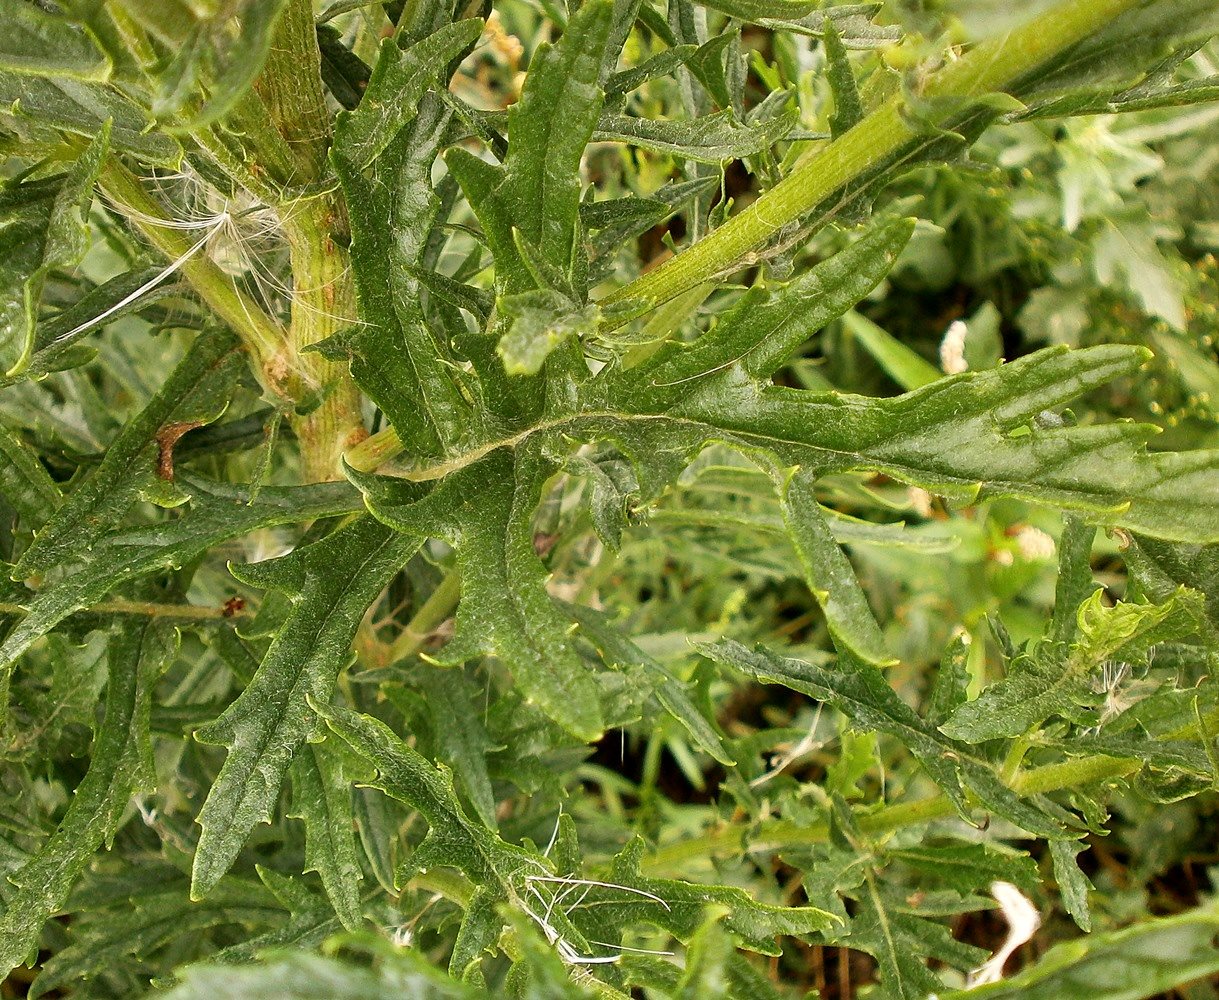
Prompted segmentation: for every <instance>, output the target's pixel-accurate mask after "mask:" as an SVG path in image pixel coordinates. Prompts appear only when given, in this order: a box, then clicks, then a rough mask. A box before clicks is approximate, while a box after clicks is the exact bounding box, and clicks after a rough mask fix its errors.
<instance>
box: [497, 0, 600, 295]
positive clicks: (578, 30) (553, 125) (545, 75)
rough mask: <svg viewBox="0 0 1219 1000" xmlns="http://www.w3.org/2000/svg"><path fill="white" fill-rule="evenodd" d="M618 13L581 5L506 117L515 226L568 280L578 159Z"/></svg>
mask: <svg viewBox="0 0 1219 1000" xmlns="http://www.w3.org/2000/svg"><path fill="white" fill-rule="evenodd" d="M612 13H613V5H612V4H611V3H609V2H607V0H590V2H588V3H585V4H584V5H583V6H582V7H580V9H579V10H578V11H577V12H576V14H575V15H574V16H573V17H572V18H571V20H570V21H568V23H567V28H566V30H565V31H564V32H563V37H562V38H560V39H559V42H558V44H557V45H555V46H554V47H553V48H552V47H551V46H550V45H548V44H545V43H543V44H542V45H541V46H539V47H538V49H537V51H536V52H534V54H533V59H532V61H531V62H530V65H529V73H528V74H527V75H526V77H525V85H524V87H523V88H522V90H521V99H520V100H519V101H518V102H517V103H516V104H514V105H513V106H512V107H511V109H509V111H508V156H507V158H506V159H505V161H504V181H503V197H504V198H505V200H506V201H507V202H508V204H510V205H511V211H512V224H513V226H515V227H516V228H517V229H519V230H520V232H521V234H522V236H523V237H524V238H525V239H526V240H527V241H528V242H529V243H530V244H532V245H533V246H535V247H536V248H537V250H538V253H539V255H540V256H541V258H542V259H543V260H545V261H546V262H548V263H549V264H551V265H552V266H554V267H555V268H557V269H559V270H560V271H563V272H565V273H567V274H570V275H575V274H576V273H577V271H578V270H579V268H578V261H577V259H576V254H577V253H578V252H579V238H578V236H579V206H580V160H581V158H582V157H583V155H584V147H585V146H587V145H588V141H589V138H590V137H591V136H592V133H593V128H594V127H595V126H596V124H597V118H598V116H599V115H600V113H601V103H602V101H603V99H604V95H603V93H602V91H601V88H600V86H599V83H600V78H601V64H602V62H603V59H604V52H605V48H606V43H607V41H608V38H609V30H610V21H611V15H612ZM573 283H574V284H575V285H577V287H578V286H579V284H580V280H579V278H576V280H575V281H574V282H573Z"/></svg>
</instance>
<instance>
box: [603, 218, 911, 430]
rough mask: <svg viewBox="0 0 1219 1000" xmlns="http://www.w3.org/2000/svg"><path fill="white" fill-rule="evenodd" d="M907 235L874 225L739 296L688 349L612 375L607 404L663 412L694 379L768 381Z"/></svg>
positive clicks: (855, 297)
mask: <svg viewBox="0 0 1219 1000" xmlns="http://www.w3.org/2000/svg"><path fill="white" fill-rule="evenodd" d="M913 231H914V223H913V220H910V219H901V220H898V221H896V222H891V223H889V224H887V225H884V226H879V227H877V228H875V229H873V230H872V231H870V232H868V233H866V234H865V235H864V236H863V237H861V238H860V239H859V240H857V241H856V242H854V243H852V244H851V245H850V246H848V247H847V248H846V249H844V250H842V251H840V252H839V253H836V254H834V256H832V257H830V258H829V259H828V260H825V261H822V262H821V263H820V264H818V265H816V266H815V267H813V268H811V269H810V270H809V271H808V272H807V273H806V274H804V275H802V276H801V277H799V278H798V279H796V280H795V281H793V282H791V283H790V284H788V285H786V286H781V287H779V288H776V289H775V290H774V291H771V292H770V293H769V294H765V293H763V294H757V293H751V294H747V295H745V296H744V297H743V298H742V301H741V302H740V303H739V304H738V305H737V306H736V307H734V308H733V310H732V311H731V312H729V313H728V315H726V316H725V317H724V318H723V319H721V320H720V322H719V323H718V324H717V325H716V326H715V327H713V328H712V329H711V330H709V331H708V332H707V333H705V334H703V336H702V337H700V338H699V339H698V340H696V341H695V342H694V343H693V344H691V345H685V344H679V343H672V344H668V345H666V346H665V347H664V348H663V349H662V350H660V351H658V352H657V353H656V354H654V355H653V356H652V357H651V358H649V359H648V360H647V361H646V362H644V363H643V364H641V365H637V366H636V367H635V368H632V369H631V370H630V371H627V372H624V373H622V374H620V375H616V376H612V377H613V378H614V382H613V389H612V390H611V392H612V396H613V398H615V399H621V400H622V401H623V402H624V403H629V404H630V405H633V406H638V405H639V404H640V402H644V401H646V402H645V403H644V405H646V406H648V407H651V408H656V409H661V408H664V407H667V406H669V405H672V404H673V403H675V402H677V401H679V400H681V399H683V398H685V397H686V396H688V395H689V394H690V392H691V390H692V389H694V388H695V387H696V386H697V384H698V383H699V380H702V379H706V378H708V377H709V376H713V375H722V373H723V372H725V370H727V369H729V368H731V367H732V366H735V365H739V366H740V367H741V369H742V370H743V371H744V372H745V373H746V374H747V375H748V376H749V377H751V378H753V379H767V378H769V377H770V376H771V375H773V374H774V373H775V372H776V371H777V370H778V369H779V368H780V367H781V366H782V365H783V364H784V362H786V361H787V360H788V358H789V357H790V356H791V355H792V353H793V352H794V351H795V350H796V349H797V348H798V347H799V346H800V345H801V344H803V343H804V342H805V341H807V340H808V339H810V338H811V337H812V336H813V335H814V334H815V333H816V332H817V331H818V330H820V329H821V328H822V327H824V326H826V325H827V324H828V323H830V322H832V321H833V320H834V319H836V318H837V317H838V316H841V315H842V314H843V313H844V312H845V311H846V310H847V309H849V308H850V307H851V306H853V305H854V304H855V303H856V302H858V301H859V300H860V299H862V298H863V297H864V296H865V295H867V294H868V292H870V291H871V290H872V289H873V288H874V287H876V285H877V283H878V282H880V281H881V279H882V278H884V276H885V275H886V274H887V273H888V272H889V269H890V268H891V267H892V266H893V263H894V261H896V260H897V256H898V254H900V253H901V251H902V249H903V248H904V247H905V245H906V243H907V242H908V241H909V239H910V234H911V233H912V232H913Z"/></svg>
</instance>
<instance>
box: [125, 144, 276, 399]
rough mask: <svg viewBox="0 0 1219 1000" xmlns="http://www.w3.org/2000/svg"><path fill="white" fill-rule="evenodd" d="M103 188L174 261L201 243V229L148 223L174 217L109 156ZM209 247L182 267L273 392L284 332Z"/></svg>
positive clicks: (196, 254) (154, 244) (132, 222)
mask: <svg viewBox="0 0 1219 1000" xmlns="http://www.w3.org/2000/svg"><path fill="white" fill-rule="evenodd" d="M101 186H102V190H104V191H105V192H106V194H107V196H108V197H109V198H110V200H111V202H113V203H114V205H115V207H116V208H117V210H118V211H119V212H120V213H121V212H123V210H124V209H127V210H129V212H128V217H129V219H130V221H131V224H132V225H133V226H135V228H136V229H138V230H139V231H140V232H141V233H143V235H144V237H145V238H146V239H147V240H148V242H149V243H151V244H152V245H153V246H155V247H156V248H157V249H158V250H160V251H161V252H162V253H163V254H165V255H166V256H167V257H169V258H171V259H173V260H177V259H179V258H182V257H185V256H186V255H187V254H189V253H190V252H191V250H192V248H193V247H195V245H196V244H197V243H198V241H199V239H200V235H201V234H200V233H198V232H187V231H183V230H181V229H172V228H166V227H163V226H158V225H156V223H154V222H151V221H149V220H151V219H167V220H172V215H171V214H170V213H167V212H166V209H165V206H163V205H162V204H161V203H160V202H158V201H157V200H156V199H155V198H154V197H153V196H152V195H151V194H149V193H148V191H146V190H145V188H144V186H143V185H142V184H141V183H140V181H139V178H137V177H136V176H135V175H134V174H132V173H131V171H129V170H128V169H127V168H126V167H124V166H123V165H122V164H121V163H119V162H118V160H116V159H113V158H111V159H110V160H108V161H107V163H106V164H105V166H104V167H103V168H102V174H101ZM206 250H207V248H206V247H204V248H203V250H202V252H196V253H194V254H193V255H192V256H191V257H190V259H188V260H187V261H186V262H185V263H184V264H183V265H182V267H181V269H180V271H181V273H182V274H183V275H184V276H185V277H186V280H187V281H188V282H190V284H191V287H193V288H194V290H195V291H196V292H197V293H198V295H199V297H200V298H201V299H203V301H204V302H205V303H206V304H207V306H208V308H209V309H211V310H212V312H214V313H215V314H216V315H217V316H218V317H220V319H222V320H223V321H224V322H225V323H227V324H228V326H229V327H230V328H231V329H232V330H233V331H234V332H235V333H236V334H237V335H238V336H239V337H240V338H241V339H242V342H243V343H244V344H245V346H246V348H247V349H248V350H249V351H250V353H251V354H252V355H253V356H254V359H255V360H256V362H257V365H256V371H257V372H258V373H259V374H260V376H262V377H263V381H264V383H265V384H267V385H268V387H269V388H271V389H272V390H274V389H275V386H274V383H273V382H271V381H270V380H268V379H267V378H266V374H267V371H268V366H269V365H270V364H271V361H272V359H273V358H275V357H276V356H277V355H278V354H279V352H280V350H281V349H282V345H283V343H284V340H285V333H284V330H283V328H282V327H281V326H280V325H279V324H278V323H277V322H276V321H275V320H274V319H272V318H271V317H270V316H268V315H267V314H266V313H265V312H263V310H262V309H261V308H260V307H259V306H258V304H257V303H256V302H255V301H254V300H253V299H251V298H250V297H249V296H248V295H245V294H244V293H242V292H241V291H240V290H239V289H238V288H237V287H236V285H234V284H233V280H232V279H231V278H230V277H229V276H228V275H227V274H225V273H224V272H223V271H222V270H220V268H218V267H217V266H216V265H215V264H214V263H212V261H211V260H210V259H209V258H208V257H207V253H206Z"/></svg>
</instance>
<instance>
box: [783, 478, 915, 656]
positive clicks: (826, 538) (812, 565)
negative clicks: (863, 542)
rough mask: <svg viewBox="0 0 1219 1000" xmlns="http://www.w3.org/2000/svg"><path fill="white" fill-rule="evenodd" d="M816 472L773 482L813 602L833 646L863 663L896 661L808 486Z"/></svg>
mask: <svg viewBox="0 0 1219 1000" xmlns="http://www.w3.org/2000/svg"><path fill="white" fill-rule="evenodd" d="M816 481H817V470H816V469H808V470H804V469H801V470H798V471H794V472H792V473H791V474H789V475H786V476H782V477H781V478H780V479H779V481H778V487H779V496H780V499H781V501H782V509H783V520H784V522H785V523H786V525H787V531H788V534H789V535H790V536H791V540H792V544H793V545H795V547H796V555H797V556H798V557H799V559H800V565H801V566H802V567H803V568H804V577H805V580H806V581H807V583H808V586H809V589H810V590H811V591H812V592H813V597H815V598H816V600H817V603H818V604H819V605H821V610H822V612H823V613H824V614H825V621H826V626H827V627H828V628H829V630H830V635H831V636H832V637H833V639H834V645H835V646H837V647H838V648H839V649H841V650H849V651H850V652H851V653H852V654H853V655H854V656H857V657H858V658H859V659H861V660H863V661H864V662H865V663H872V664H876V665H877V666H889V665H892V664H894V663H896V662H897V660H896V658H895V657H894V656H893V655H892V654H891V653H889V652H888V651H887V650H886V649H885V640H884V636H883V635H882V633H881V629H880V625H879V624H878V623H877V621H876V616H875V615H874V614H873V613H872V609H871V607H870V606H869V605H868V599H867V596H866V595H865V594H864V592H863V588H862V587H861V586H860V585H859V580H858V579H857V578H856V576H855V570H854V569H853V568H852V566H851V563H850V561H849V560H848V559H847V557H846V555H845V554H844V553H843V551H842V549H841V548H839V547H838V543H837V542H836V541H835V540H834V536H833V535H832V534H831V532H830V526H829V523H828V522H827V521H826V519H825V517H824V516H822V514H821V507H820V505H819V504H818V503H817V497H816V494H815V493H814V484H815V483H816Z"/></svg>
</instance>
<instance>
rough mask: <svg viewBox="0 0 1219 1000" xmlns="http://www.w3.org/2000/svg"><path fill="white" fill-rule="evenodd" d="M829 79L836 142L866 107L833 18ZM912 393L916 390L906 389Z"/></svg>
mask: <svg viewBox="0 0 1219 1000" xmlns="http://www.w3.org/2000/svg"><path fill="white" fill-rule="evenodd" d="M822 44H823V45H824V46H825V57H826V79H827V80H828V82H829V85H830V90H831V91H832V92H833V94H834V113H833V114H832V115H831V116H830V133H831V134H832V135H833V137H834V138H835V139H837V138H838V136H840V135H842V133H843V132H847V131H849V130H850V129H851V128H853V127H854V126H855V125H856V124H858V123H859V122H860V121H861V120H862V119H863V105H862V103H860V100H859V88H858V87H857V86H856V84H855V73H854V71H853V70H852V69H851V63H850V61H849V60H848V58H847V50H846V46H845V45H843V44H842V38H841V36H839V34H838V29H837V28H835V27H834V21H833V19H832V18H829V17H827V18H826V19H825V33H824V34H823V36H822ZM906 388H909V389H912V388H915V386H907V387H906Z"/></svg>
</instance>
